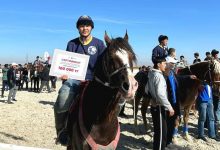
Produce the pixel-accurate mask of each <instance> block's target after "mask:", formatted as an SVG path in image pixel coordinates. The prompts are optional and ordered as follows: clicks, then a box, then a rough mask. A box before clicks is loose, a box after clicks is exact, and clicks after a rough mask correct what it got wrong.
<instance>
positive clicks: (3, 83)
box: [2, 64, 8, 97]
mask: <svg viewBox="0 0 220 150" xmlns="http://www.w3.org/2000/svg"><path fill="white" fill-rule="evenodd" d="M7 72H8V64H5V67H4V68H3V69H2V74H3V76H2V97H4V91H5V89H6V87H7V86H8V79H7Z"/></svg>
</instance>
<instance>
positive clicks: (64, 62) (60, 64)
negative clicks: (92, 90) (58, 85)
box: [50, 49, 89, 80]
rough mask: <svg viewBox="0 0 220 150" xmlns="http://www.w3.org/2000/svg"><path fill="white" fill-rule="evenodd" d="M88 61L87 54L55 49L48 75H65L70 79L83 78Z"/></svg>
mask: <svg viewBox="0 0 220 150" xmlns="http://www.w3.org/2000/svg"><path fill="white" fill-rule="evenodd" d="M88 63H89V56H88V55H83V54H78V53H73V52H68V51H64V50H59V49H55V50H54V54H53V59H52V63H51V69H50V75H51V76H57V77H60V76H62V75H67V76H68V77H69V78H71V79H76V80H85V76H86V72H87V67H88Z"/></svg>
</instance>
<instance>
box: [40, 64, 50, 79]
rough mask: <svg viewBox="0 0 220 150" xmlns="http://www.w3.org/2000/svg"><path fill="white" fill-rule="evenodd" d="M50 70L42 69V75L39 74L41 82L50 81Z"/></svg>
mask: <svg viewBox="0 0 220 150" xmlns="http://www.w3.org/2000/svg"><path fill="white" fill-rule="evenodd" d="M49 73H50V69H49V68H48V67H44V69H43V71H42V73H41V74H40V77H41V80H42V81H49V80H50V76H49Z"/></svg>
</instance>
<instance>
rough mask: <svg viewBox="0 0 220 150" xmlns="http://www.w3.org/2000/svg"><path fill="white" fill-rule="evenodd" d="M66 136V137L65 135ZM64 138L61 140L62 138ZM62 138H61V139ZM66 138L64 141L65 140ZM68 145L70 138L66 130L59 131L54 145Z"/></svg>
mask: <svg viewBox="0 0 220 150" xmlns="http://www.w3.org/2000/svg"><path fill="white" fill-rule="evenodd" d="M65 134H66V135H65ZM62 136H63V137H64V138H63V137H62ZM61 137H62V138H61ZM65 138H66V139H65ZM69 143H70V138H69V135H68V133H67V130H66V129H62V130H61V131H59V133H58V134H57V138H56V139H55V144H57V145H58V144H61V145H62V146H69Z"/></svg>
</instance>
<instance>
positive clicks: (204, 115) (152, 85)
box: [136, 35, 220, 150]
mask: <svg viewBox="0 0 220 150" xmlns="http://www.w3.org/2000/svg"><path fill="white" fill-rule="evenodd" d="M158 40H159V45H158V46H156V47H155V48H154V49H153V52H152V62H153V64H154V66H153V67H152V68H151V67H150V66H149V67H145V66H143V67H142V68H140V71H139V73H138V74H137V75H138V76H140V74H142V76H145V78H146V79H148V82H147V85H146V89H145V90H146V93H147V94H148V95H150V97H151V99H152V100H151V115H152V119H153V127H154V142H153V147H154V148H153V149H155V150H160V149H165V147H166V146H167V145H169V144H170V143H175V141H174V138H173V137H175V136H176V135H177V131H178V128H175V126H174V124H175V118H176V117H181V109H180V105H179V99H178V92H177V88H178V83H177V82H178V81H179V80H180V79H181V78H191V79H193V80H196V79H197V77H196V76H195V75H188V76H180V75H178V74H177V70H178V68H184V67H187V66H188V64H187V61H186V60H185V58H184V56H180V60H177V58H176V50H175V49H174V48H169V49H167V43H168V37H167V36H165V35H161V36H159V38H158ZM218 53H219V51H217V50H215V49H214V50H212V51H211V52H206V58H205V59H204V61H212V60H217V61H219V59H218ZM194 57H195V60H194V61H193V64H196V63H200V62H201V59H200V58H199V53H198V52H196V53H194ZM149 68H151V69H149ZM137 75H136V76H137ZM177 77H178V81H177ZM142 78H143V77H142ZM137 81H139V84H140V85H141V84H142V83H141V82H143V80H139V79H137ZM198 93H199V95H198V98H197V110H198V112H199V116H198V117H199V118H198V139H201V140H204V141H207V138H206V136H205V133H204V128H205V126H207V128H208V137H209V138H211V139H214V140H216V141H220V139H219V137H218V129H219V125H220V122H219V121H220V120H219V119H220V115H219V114H220V109H219V108H220V103H219V101H220V97H219V91H214V90H213V88H212V86H211V85H209V84H208V83H207V82H203V83H202V84H201V86H200V88H199V89H198ZM167 114H168V115H167ZM184 130H188V129H184Z"/></svg>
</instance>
